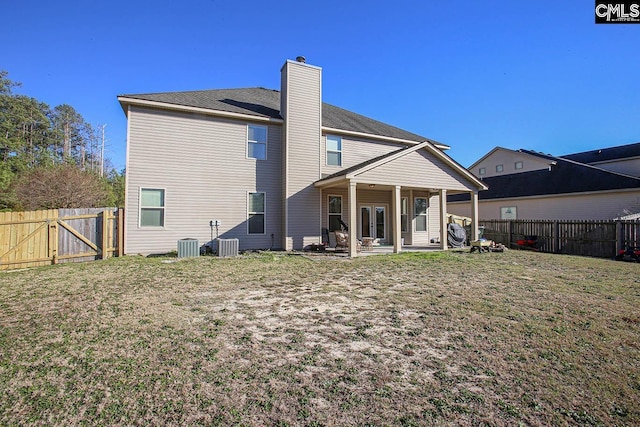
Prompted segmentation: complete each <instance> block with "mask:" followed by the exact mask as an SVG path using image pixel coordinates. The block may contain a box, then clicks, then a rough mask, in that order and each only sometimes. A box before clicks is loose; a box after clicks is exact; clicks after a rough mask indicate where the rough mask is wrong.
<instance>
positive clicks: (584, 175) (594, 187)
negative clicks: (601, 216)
mask: <svg viewBox="0 0 640 427" xmlns="http://www.w3.org/2000/svg"><path fill="white" fill-rule="evenodd" d="M522 152H525V153H527V154H532V155H536V156H538V157H542V158H544V159H547V160H553V161H555V162H556V164H555V165H554V166H551V168H550V170H549V169H542V170H535V171H530V172H520V173H514V174H508V175H498V176H490V177H486V178H484V179H483V180H482V181H483V182H484V183H485V184H487V185H488V186H489V190H487V191H482V192H480V193H479V196H478V197H479V199H480V200H491V199H505V198H512V197H527V196H543V195H558V194H571V193H584V192H590V191H607V190H622V189H629V188H637V189H640V178H637V177H633V176H629V175H624V174H620V173H616V172H610V171H607V170H604V169H600V168H598V167H595V166H590V165H586V164H584V163H578V162H575V161H572V160H567V159H564V158H561V157H554V156H551V155H549V154H543V153H538V152H536V151H530V150H522ZM468 199H469V196H468V195H466V194H460V195H451V196H449V198H448V200H449V201H450V202H455V201H464V200H468Z"/></svg>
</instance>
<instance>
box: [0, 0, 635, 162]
mask: <svg viewBox="0 0 640 427" xmlns="http://www.w3.org/2000/svg"><path fill="white" fill-rule="evenodd" d="M0 6H1V9H0V10H2V15H3V19H2V25H0V39H1V40H2V46H3V47H2V50H1V52H2V54H1V55H0V69H4V70H6V71H8V72H9V78H10V79H12V80H14V81H18V82H22V84H23V86H22V88H19V89H18V90H16V92H18V93H22V94H25V95H29V96H32V97H34V98H37V99H39V100H41V101H43V102H46V103H48V104H49V105H51V106H52V107H54V106H56V105H59V104H70V105H72V106H73V107H75V108H76V109H77V110H78V111H79V112H80V113H81V114H82V115H83V117H84V118H85V119H86V120H87V121H89V122H90V123H92V124H94V125H95V126H99V125H102V124H107V127H106V136H107V144H108V146H107V154H108V156H109V157H110V158H111V159H112V161H113V163H114V164H115V165H116V166H117V167H118V168H121V167H124V165H125V152H126V151H125V150H126V148H125V147H126V118H125V116H124V113H123V112H122V109H121V108H120V106H119V104H118V102H117V99H116V97H117V96H118V95H121V94H131V93H148V92H169V91H181V90H200V89H219V88H238V87H256V86H262V87H266V88H271V89H279V85H280V68H281V66H282V64H283V63H284V61H285V60H287V59H294V58H295V57H296V56H298V55H304V56H306V58H307V62H308V63H310V64H313V65H317V66H320V67H322V68H323V98H324V101H325V102H328V103H330V104H334V105H337V106H339V107H342V108H346V109H348V110H352V111H355V112H357V113H360V114H364V115H366V116H369V117H372V118H374V119H377V120H381V121H383V122H386V123H389V124H392V125H395V126H398V127H401V128H404V129H406V130H409V131H412V132H414V133H417V134H420V135H423V136H426V137H429V138H432V139H435V140H438V141H440V142H443V143H445V144H448V145H450V146H451V147H452V148H451V150H449V151H448V154H449V155H450V156H452V157H453V158H454V159H455V160H456V161H458V162H459V163H461V164H462V165H464V166H470V165H471V164H472V163H473V162H474V161H475V160H477V159H478V158H480V157H481V156H482V155H484V154H485V153H487V152H488V151H489V150H491V149H492V148H493V147H495V146H503V147H507V148H513V149H517V148H526V149H532V150H537V151H542V152H545V153H550V154H553V155H562V154H568V153H573V152H578V151H586V150H591V149H596V148H604V147H609V146H615V145H622V144H629V143H634V142H640V79H639V76H640V57H639V56H638V46H639V45H640V25H634V24H627V25H595V24H594V2H593V1H577V0H567V1H561V2H551V3H547V4H545V3H540V2H520V1H513V0H511V1H482V2H480V1H477V0H459V1H456V0H452V1H448V2H442V1H431V0H421V1H405V0H399V1H395V2H380V1H371V0H369V1H359V0H358V1H348V0H341V1H334V0H328V1H322V2H313V1H309V2H305V1H300V0H297V1H289V0H280V1H277V2H266V1H241V0H238V1H229V0H224V1H220V0H184V1H181V2H177V1H166V0H155V1H134V0H128V1H121V0H110V1H94V0H84V1H80V0H78V1H70V0H59V1H56V2H44V1H41V0H38V1H35V0H20V1H12V0H0Z"/></svg>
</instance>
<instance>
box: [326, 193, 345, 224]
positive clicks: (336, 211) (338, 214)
mask: <svg viewBox="0 0 640 427" xmlns="http://www.w3.org/2000/svg"><path fill="white" fill-rule="evenodd" d="M341 219H342V196H329V231H336V230H338V231H340V230H341V227H340V220H341Z"/></svg>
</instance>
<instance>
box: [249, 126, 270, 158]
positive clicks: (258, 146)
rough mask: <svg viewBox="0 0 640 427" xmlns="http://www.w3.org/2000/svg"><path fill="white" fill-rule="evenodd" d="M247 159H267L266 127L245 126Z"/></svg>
mask: <svg viewBox="0 0 640 427" xmlns="http://www.w3.org/2000/svg"><path fill="white" fill-rule="evenodd" d="M247 157H248V158H251V159H257V160H266V159H267V127H266V126H258V125H248V126H247Z"/></svg>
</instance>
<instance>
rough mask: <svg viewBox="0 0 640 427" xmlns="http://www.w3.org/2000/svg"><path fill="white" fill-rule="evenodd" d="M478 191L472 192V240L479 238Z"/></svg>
mask: <svg viewBox="0 0 640 427" xmlns="http://www.w3.org/2000/svg"><path fill="white" fill-rule="evenodd" d="M478 215H479V214H478V192H477V191H472V192H471V241H474V240H478V225H479V224H478V221H480V220H479V218H478Z"/></svg>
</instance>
